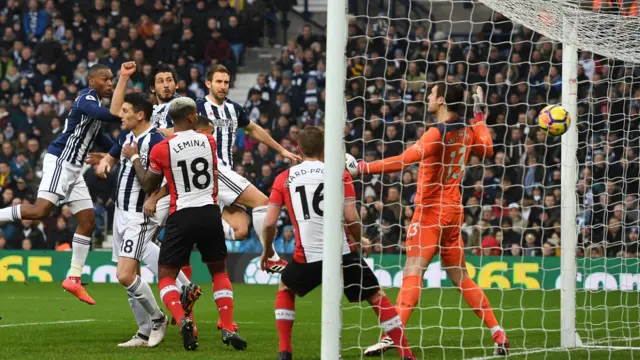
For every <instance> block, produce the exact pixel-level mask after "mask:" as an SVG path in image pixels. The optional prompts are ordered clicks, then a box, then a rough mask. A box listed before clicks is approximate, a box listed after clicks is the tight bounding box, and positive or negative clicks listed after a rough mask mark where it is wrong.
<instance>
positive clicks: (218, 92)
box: [205, 65, 231, 102]
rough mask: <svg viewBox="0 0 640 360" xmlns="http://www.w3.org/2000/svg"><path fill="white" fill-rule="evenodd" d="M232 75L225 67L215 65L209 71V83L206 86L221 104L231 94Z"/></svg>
mask: <svg viewBox="0 0 640 360" xmlns="http://www.w3.org/2000/svg"><path fill="white" fill-rule="evenodd" d="M230 79H231V74H230V73H229V70H228V69H227V68H226V67H224V66H223V65H214V66H212V67H211V69H209V71H207V81H206V82H205V85H207V87H208V88H209V93H210V94H211V96H213V97H214V98H215V99H216V100H218V101H219V102H222V101H224V98H225V97H227V93H228V92H229V81H230Z"/></svg>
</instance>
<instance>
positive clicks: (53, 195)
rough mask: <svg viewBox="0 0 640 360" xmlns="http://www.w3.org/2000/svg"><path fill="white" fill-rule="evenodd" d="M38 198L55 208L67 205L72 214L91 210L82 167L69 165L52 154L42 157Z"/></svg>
mask: <svg viewBox="0 0 640 360" xmlns="http://www.w3.org/2000/svg"><path fill="white" fill-rule="evenodd" d="M38 197H39V198H41V199H45V200H49V201H51V202H52V203H53V204H54V205H55V206H60V205H63V204H68V205H69V208H70V209H71V212H72V213H73V214H76V213H78V212H80V211H82V210H85V209H93V201H91V195H89V189H88V188H87V184H86V183H85V182H84V177H83V176H82V166H77V165H71V164H70V163H68V162H67V161H64V160H62V159H60V158H58V157H57V156H55V155H52V154H46V155H45V156H44V160H43V163H42V181H41V182H40V187H39V188H38Z"/></svg>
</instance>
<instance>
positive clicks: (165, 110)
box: [151, 102, 173, 129]
mask: <svg viewBox="0 0 640 360" xmlns="http://www.w3.org/2000/svg"><path fill="white" fill-rule="evenodd" d="M168 114H169V103H168V102H166V103H164V104H157V105H153V114H152V115H151V123H152V124H153V126H154V127H155V128H156V129H166V128H168V127H169V126H167V115H168ZM171 127H173V126H171Z"/></svg>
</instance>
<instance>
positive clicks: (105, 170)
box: [96, 159, 111, 179]
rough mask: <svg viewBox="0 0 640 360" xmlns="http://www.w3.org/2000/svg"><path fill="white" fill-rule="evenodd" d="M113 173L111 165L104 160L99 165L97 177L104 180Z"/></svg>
mask: <svg viewBox="0 0 640 360" xmlns="http://www.w3.org/2000/svg"><path fill="white" fill-rule="evenodd" d="M110 173H111V164H109V162H108V161H106V160H104V159H102V160H100V162H99V163H98V167H97V168H96V175H97V176H98V177H100V178H102V179H106V178H107V176H109V174H110Z"/></svg>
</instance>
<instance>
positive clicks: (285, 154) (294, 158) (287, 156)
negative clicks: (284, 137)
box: [280, 150, 302, 164]
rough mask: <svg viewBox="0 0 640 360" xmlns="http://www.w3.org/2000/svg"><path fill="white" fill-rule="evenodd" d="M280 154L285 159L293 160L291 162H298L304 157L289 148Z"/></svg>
mask: <svg viewBox="0 0 640 360" xmlns="http://www.w3.org/2000/svg"><path fill="white" fill-rule="evenodd" d="M280 155H282V156H283V157H284V158H285V159H289V160H291V163H293V164H297V163H298V162H301V161H302V158H301V157H300V156H298V155H296V154H294V153H292V152H289V151H287V150H285V151H283V152H282V153H281V154H280Z"/></svg>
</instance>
